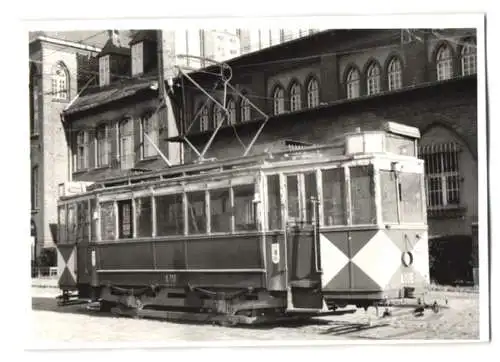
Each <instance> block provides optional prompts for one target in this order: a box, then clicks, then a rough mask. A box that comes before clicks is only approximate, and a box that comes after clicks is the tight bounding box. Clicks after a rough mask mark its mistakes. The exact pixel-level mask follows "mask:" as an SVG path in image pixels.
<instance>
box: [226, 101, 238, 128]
mask: <svg viewBox="0 0 500 362" xmlns="http://www.w3.org/2000/svg"><path fill="white" fill-rule="evenodd" d="M226 107H227V111H228V112H229V124H235V123H236V104H235V103H234V101H233V100H232V99H230V100H229V101H228V102H227V105H226Z"/></svg>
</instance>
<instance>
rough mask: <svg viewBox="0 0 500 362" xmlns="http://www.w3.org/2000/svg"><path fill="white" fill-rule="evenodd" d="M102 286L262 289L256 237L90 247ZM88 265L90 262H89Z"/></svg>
mask: <svg viewBox="0 0 500 362" xmlns="http://www.w3.org/2000/svg"><path fill="white" fill-rule="evenodd" d="M93 249H94V250H95V252H96V258H97V265H96V268H97V275H98V280H99V284H100V285H107V284H111V285H116V286H149V285H152V284H157V285H164V286H165V285H166V286H170V287H181V288H183V287H187V286H188V285H189V286H200V287H224V288H247V287H252V288H264V287H265V284H266V280H265V271H266V269H265V266H264V265H263V260H262V255H263V252H262V250H261V249H262V248H261V238H260V236H259V235H245V236H230V237H229V236H208V237H199V238H193V237H191V238H190V239H185V240H161V239H160V240H153V241H151V240H148V241H144V240H143V241H141V240H124V241H120V242H110V243H99V244H95V245H93ZM89 266H90V267H92V266H91V265H89Z"/></svg>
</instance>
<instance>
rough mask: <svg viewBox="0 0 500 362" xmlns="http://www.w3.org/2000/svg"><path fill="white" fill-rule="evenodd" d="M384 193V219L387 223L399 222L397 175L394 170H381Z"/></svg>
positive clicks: (381, 185) (381, 184) (382, 191)
mask: <svg viewBox="0 0 500 362" xmlns="http://www.w3.org/2000/svg"><path fill="white" fill-rule="evenodd" d="M380 187H381V189H382V190H381V193H382V205H381V207H382V219H383V220H384V222H387V223H397V222H398V194H397V191H398V190H397V188H396V175H395V174H394V172H393V171H384V170H381V171H380Z"/></svg>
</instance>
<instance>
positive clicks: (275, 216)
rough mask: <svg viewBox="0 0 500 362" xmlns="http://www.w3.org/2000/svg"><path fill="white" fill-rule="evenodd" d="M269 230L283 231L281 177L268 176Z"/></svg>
mask: <svg viewBox="0 0 500 362" xmlns="http://www.w3.org/2000/svg"><path fill="white" fill-rule="evenodd" d="M267 202H268V207H269V210H268V215H269V216H268V217H269V220H268V221H269V230H276V229H281V196H280V178H279V175H270V176H267Z"/></svg>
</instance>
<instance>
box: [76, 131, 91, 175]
mask: <svg viewBox="0 0 500 362" xmlns="http://www.w3.org/2000/svg"><path fill="white" fill-rule="evenodd" d="M88 154H89V135H88V133H87V132H85V131H79V132H78V133H77V135H76V171H81V170H85V169H87V167H88Z"/></svg>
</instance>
